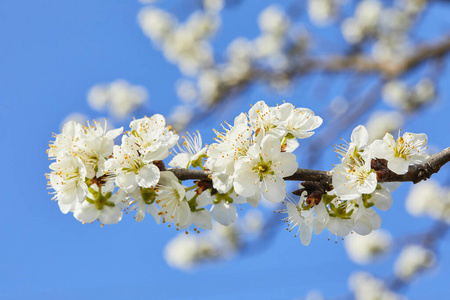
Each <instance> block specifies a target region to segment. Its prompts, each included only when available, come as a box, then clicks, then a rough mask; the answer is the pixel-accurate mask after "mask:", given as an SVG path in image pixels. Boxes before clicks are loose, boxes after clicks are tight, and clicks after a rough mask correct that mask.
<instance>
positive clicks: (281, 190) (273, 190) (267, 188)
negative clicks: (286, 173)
mask: <svg viewBox="0 0 450 300" xmlns="http://www.w3.org/2000/svg"><path fill="white" fill-rule="evenodd" d="M261 191H262V194H263V196H264V198H266V199H267V200H269V201H270V202H281V201H283V200H284V198H286V182H285V181H284V180H283V179H281V178H279V177H276V176H274V177H272V179H269V178H264V180H263V181H262V182H261Z"/></svg>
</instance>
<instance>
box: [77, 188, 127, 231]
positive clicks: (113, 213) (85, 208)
mask: <svg viewBox="0 0 450 300" xmlns="http://www.w3.org/2000/svg"><path fill="white" fill-rule="evenodd" d="M112 191H113V186H112V185H109V188H108V185H105V186H103V188H101V187H100V188H99V187H98V186H97V185H95V184H94V185H91V186H90V188H89V194H88V195H87V197H86V201H83V202H82V203H80V204H79V205H77V206H76V208H75V210H74V212H73V216H74V217H75V219H77V220H78V221H80V222H83V223H92V222H94V221H95V220H97V219H98V220H99V221H100V222H101V223H102V224H116V223H118V222H119V221H120V220H121V219H122V215H123V211H122V209H123V208H124V207H125V206H126V205H127V203H126V201H125V199H124V194H123V193H122V192H119V193H116V194H112Z"/></svg>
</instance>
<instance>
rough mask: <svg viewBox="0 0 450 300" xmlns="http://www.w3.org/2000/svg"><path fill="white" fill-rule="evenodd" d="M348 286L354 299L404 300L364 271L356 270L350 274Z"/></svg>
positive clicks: (404, 299)
mask: <svg viewBox="0 0 450 300" xmlns="http://www.w3.org/2000/svg"><path fill="white" fill-rule="evenodd" d="M349 286H350V289H351V290H352V291H353V294H354V297H355V300H406V298H405V297H403V296H401V295H398V294H396V293H394V292H392V291H390V290H389V289H388V287H387V286H386V285H385V283H384V282H383V281H382V280H380V279H377V278H374V277H373V276H372V275H371V274H369V273H366V272H357V273H354V274H352V275H351V276H350V278H349Z"/></svg>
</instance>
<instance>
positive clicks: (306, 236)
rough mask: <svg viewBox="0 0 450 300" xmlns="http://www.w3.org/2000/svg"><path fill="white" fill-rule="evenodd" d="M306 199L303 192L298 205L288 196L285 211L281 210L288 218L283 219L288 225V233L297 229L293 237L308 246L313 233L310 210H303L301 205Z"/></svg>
mask: <svg viewBox="0 0 450 300" xmlns="http://www.w3.org/2000/svg"><path fill="white" fill-rule="evenodd" d="M305 198H306V192H303V193H302V195H301V197H300V200H299V202H298V203H295V201H294V200H293V199H292V198H291V197H290V196H288V197H287V198H286V200H285V202H284V203H285V204H286V209H283V210H281V212H283V213H287V214H288V216H287V217H286V218H284V220H286V221H285V222H287V223H288V229H289V231H292V230H293V229H294V228H295V227H298V229H297V233H296V235H295V236H298V237H299V238H300V240H301V242H302V244H303V245H305V246H308V245H309V243H310V242H311V235H312V231H313V220H314V215H313V211H312V210H311V209H303V208H302V207H301V205H302V204H303V201H304V200H305Z"/></svg>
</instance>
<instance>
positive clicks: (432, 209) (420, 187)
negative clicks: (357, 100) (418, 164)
mask: <svg viewBox="0 0 450 300" xmlns="http://www.w3.org/2000/svg"><path fill="white" fill-rule="evenodd" d="M405 205H406V210H407V211H408V212H409V213H410V214H411V215H413V216H428V217H431V218H433V219H435V220H443V221H446V222H447V223H450V191H449V190H448V189H444V188H443V187H442V186H440V185H439V183H438V182H437V181H435V180H433V179H429V180H427V181H424V182H420V183H419V184H416V185H413V186H412V187H411V190H410V191H409V194H408V197H407V198H406V203H405Z"/></svg>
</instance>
